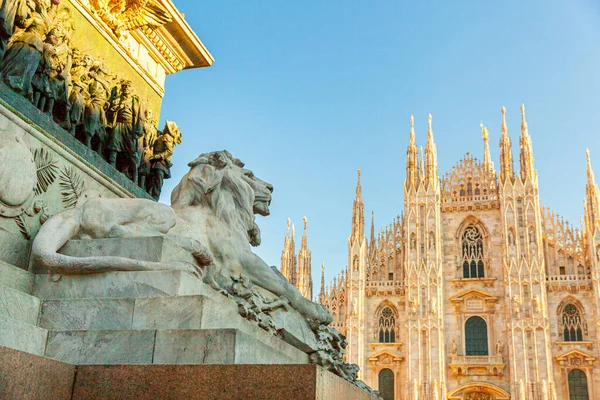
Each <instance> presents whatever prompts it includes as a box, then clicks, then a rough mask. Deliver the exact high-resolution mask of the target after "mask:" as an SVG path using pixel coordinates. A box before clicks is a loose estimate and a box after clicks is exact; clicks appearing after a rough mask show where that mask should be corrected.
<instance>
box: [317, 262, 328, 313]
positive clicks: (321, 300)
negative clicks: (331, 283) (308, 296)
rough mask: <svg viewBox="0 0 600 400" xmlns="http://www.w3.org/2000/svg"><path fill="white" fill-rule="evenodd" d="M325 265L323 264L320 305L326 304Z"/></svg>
mask: <svg viewBox="0 0 600 400" xmlns="http://www.w3.org/2000/svg"><path fill="white" fill-rule="evenodd" d="M325 298H326V294H325V263H324V262H323V263H321V290H320V291H319V298H318V301H319V304H325Z"/></svg>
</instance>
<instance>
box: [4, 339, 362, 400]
mask: <svg viewBox="0 0 600 400" xmlns="http://www.w3.org/2000/svg"><path fill="white" fill-rule="evenodd" d="M0 361H1V362H0V399H23V400H26V399H32V400H33V399H35V400H45V399H48V400H50V399H52V400H92V399H94V400H101V399H114V398H115V395H116V394H117V393H118V398H119V399H123V400H126V399H144V400H154V399H156V400H159V399H160V400H171V399H173V400H176V399H177V400H179V399H188V400H194V399H198V400H199V399H202V400H212V399H214V400H217V399H219V400H222V399H245V400H252V399H256V400H258V399H261V400H262V399H294V400H317V399H318V400H334V399H340V400H341V399H349V400H350V399H357V400H363V399H364V400H368V399H372V397H371V396H370V395H369V394H368V393H367V392H365V391H364V390H361V389H359V388H358V387H356V386H354V385H353V384H351V383H349V382H347V381H345V380H343V379H341V378H340V377H338V376H336V375H334V374H332V373H330V372H328V371H325V370H324V369H323V368H321V367H319V366H317V365H314V364H309V365H258V364H252V365H249V364H246V365H202V364H201V365H86V366H78V367H75V366H74V365H71V364H67V363H63V362H60V361H55V360H50V359H47V358H45V357H40V356H35V355H32V354H27V353H23V352H20V351H17V350H12V349H8V348H6V347H0Z"/></svg>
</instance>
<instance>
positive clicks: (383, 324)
mask: <svg viewBox="0 0 600 400" xmlns="http://www.w3.org/2000/svg"><path fill="white" fill-rule="evenodd" d="M395 326H396V318H394V312H393V311H392V310H391V309H390V308H389V307H386V308H384V309H383V311H381V315H380V316H379V343H394V342H395V341H396V331H395Z"/></svg>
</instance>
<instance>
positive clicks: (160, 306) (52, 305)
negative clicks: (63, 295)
mask: <svg viewBox="0 0 600 400" xmlns="http://www.w3.org/2000/svg"><path fill="white" fill-rule="evenodd" d="M202 310H203V296H173V297H146V298H137V299H133V298H123V299H110V298H104V299H64V300H44V301H43V303H42V311H41V315H40V322H39V325H40V326H41V327H43V328H46V329H49V330H127V329H137V330H144V329H200V328H201V322H202Z"/></svg>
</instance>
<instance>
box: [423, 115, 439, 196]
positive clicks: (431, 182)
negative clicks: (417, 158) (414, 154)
mask: <svg viewBox="0 0 600 400" xmlns="http://www.w3.org/2000/svg"><path fill="white" fill-rule="evenodd" d="M431 120H432V117H431V114H429V117H428V128H427V144H426V145H425V172H426V176H425V180H424V182H425V184H426V185H427V186H428V187H432V186H433V187H435V184H436V183H437V181H438V165H437V149H436V146H435V142H434V141H433V128H432V125H431Z"/></svg>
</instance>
